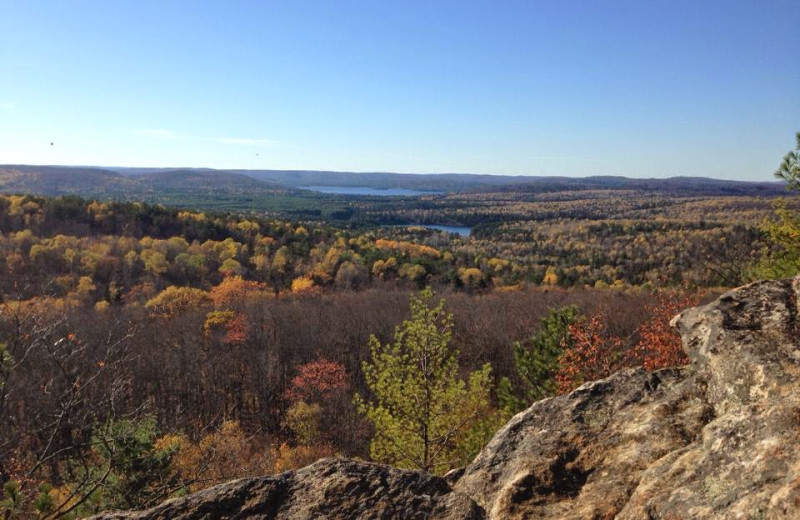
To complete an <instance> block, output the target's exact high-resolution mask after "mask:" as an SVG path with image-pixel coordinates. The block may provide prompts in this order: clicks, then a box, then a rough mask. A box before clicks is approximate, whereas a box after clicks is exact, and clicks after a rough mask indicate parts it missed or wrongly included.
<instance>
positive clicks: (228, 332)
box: [222, 313, 250, 345]
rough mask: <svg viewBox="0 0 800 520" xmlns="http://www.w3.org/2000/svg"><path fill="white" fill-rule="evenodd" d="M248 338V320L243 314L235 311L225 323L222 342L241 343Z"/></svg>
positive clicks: (228, 343)
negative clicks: (231, 317)
mask: <svg viewBox="0 0 800 520" xmlns="http://www.w3.org/2000/svg"><path fill="white" fill-rule="evenodd" d="M248 339H250V321H249V320H248V319H247V316H245V315H244V314H240V313H237V314H236V315H235V316H234V317H233V319H231V320H230V321H229V322H228V323H227V324H226V325H225V337H224V338H223V340H222V341H223V342H224V343H225V344H227V345H241V344H242V343H245V342H246V341H247V340H248Z"/></svg>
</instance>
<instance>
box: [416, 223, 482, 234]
mask: <svg viewBox="0 0 800 520" xmlns="http://www.w3.org/2000/svg"><path fill="white" fill-rule="evenodd" d="M422 227H426V228H428V229H438V230H439V231H444V232H445V233H457V234H459V235H461V236H462V237H468V236H469V235H470V233H472V228H471V227H466V226H439V225H430V226H426V225H424V224H423V225H422Z"/></svg>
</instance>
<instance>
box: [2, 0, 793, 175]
mask: <svg viewBox="0 0 800 520" xmlns="http://www.w3.org/2000/svg"><path fill="white" fill-rule="evenodd" d="M798 27H800V2H798V1H797V0H786V1H783V0H758V1H736V0H728V1H707V0H702V1H698V0H692V1H681V0H666V1H646V0H630V1H629V0H602V1H577V0H576V1H567V0H553V1H544V0H543V1H537V0H524V1H510V0H508V1H498V0H494V1H472V0H458V1H453V2H445V1H434V0H427V1H421V2H417V1H414V0H403V1H394V0H391V1H390V0H362V1H347V0H336V1H330V2H321V1H320V2H311V1H303V0H286V1H283V0H282V1H277V0H273V1H266V0H265V1H256V0H253V1H248V2H244V1H234V0H226V1H217V0H214V1H199V0H193V1H184V2H178V1H168V0H158V1H145V0H137V1H130V2H128V1H122V0H119V1H117V0H114V1H109V0H104V1H83V0H72V1H47V0H36V1H30V0H20V1H18V0H0V163H26V164H84V165H115V166H195V167H201V166H207V167H213V168H264V169H267V168H274V169H325V170H350V171H402V172H470V173H506V174H524V175H527V174H529V175H573V176H585V175H597V174H603V175H626V176H632V177H666V176H673V175H702V176H712V177H722V178H730V179H747V180H771V179H772V172H773V171H774V170H775V168H776V166H777V164H778V162H779V160H780V158H781V157H782V156H783V154H784V153H785V152H787V151H788V150H789V149H791V148H792V147H793V145H794V133H795V132H796V131H798V130H800V31H799V30H798ZM51 142H52V143H53V145H52V146H51V145H50V143H51Z"/></svg>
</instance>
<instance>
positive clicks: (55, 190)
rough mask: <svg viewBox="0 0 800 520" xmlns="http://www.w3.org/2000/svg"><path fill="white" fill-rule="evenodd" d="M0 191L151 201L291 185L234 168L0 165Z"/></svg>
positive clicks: (267, 192)
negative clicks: (129, 170)
mask: <svg viewBox="0 0 800 520" xmlns="http://www.w3.org/2000/svg"><path fill="white" fill-rule="evenodd" d="M0 191H3V192H6V193H32V194H37V195H81V196H84V197H98V198H103V199H120V200H148V201H157V202H171V201H176V202H177V201H180V202H185V201H191V200H193V199H203V200H214V199H232V198H257V197H276V196H284V195H287V194H289V193H292V192H294V191H295V190H293V189H291V188H287V187H284V186H281V185H279V184H276V183H274V182H268V181H259V180H257V179H254V178H252V177H249V176H246V175H242V174H239V173H230V172H225V171H218V170H169V171H163V170H161V171H155V172H152V173H148V174H141V173H137V174H135V175H127V176H125V175H121V174H120V173H118V172H115V171H111V170H108V169H101V168H89V167H66V166H23V165H0Z"/></svg>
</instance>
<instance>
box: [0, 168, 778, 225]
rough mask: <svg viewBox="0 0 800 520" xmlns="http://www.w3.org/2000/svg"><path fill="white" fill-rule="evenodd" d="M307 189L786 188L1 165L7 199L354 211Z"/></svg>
mask: <svg viewBox="0 0 800 520" xmlns="http://www.w3.org/2000/svg"><path fill="white" fill-rule="evenodd" d="M306 186H334V187H356V186H359V187H367V188H380V189H387V188H403V189H410V190H421V191H439V192H504V191H508V192H525V193H547V192H559V191H584V190H628V191H638V192H647V191H651V192H653V193H659V194H667V195H670V194H675V195H683V196H686V195H692V196H693V195H697V196H727V195H752V196H767V197H772V196H778V195H783V194H785V185H784V184H783V183H780V182H740V181H728V180H720V179H710V178H704V177H672V178H668V179H631V178H627V177H616V176H596V177H583V178H578V177H525V176H507V175H472V174H461V173H446V174H429V175H424V174H406V173H353V172H328V171H307V170H298V171H290V170H232V171H224V170H213V169H208V168H166V169H165V168H160V169H157V168H110V167H109V168H94V167H83V166H81V167H67V166H28V165H0V192H6V193H32V194H39V195H51V196H52V195H68V194H69V195H80V196H83V197H91V198H99V199H104V200H108V199H114V200H143V201H147V202H158V203H163V204H169V205H175V206H184V207H194V208H207V209H213V208H219V209H241V210H259V211H278V212H279V211H294V212H299V213H297V214H298V215H307V216H314V215H318V214H320V211H323V210H325V211H338V210H342V209H346V208H345V207H344V205H346V204H345V203H344V202H343V201H344V200H351V199H345V198H343V197H342V196H336V195H323V194H319V193H312V192H310V191H305V190H301V189H299V188H303V187H306Z"/></svg>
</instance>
